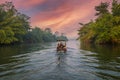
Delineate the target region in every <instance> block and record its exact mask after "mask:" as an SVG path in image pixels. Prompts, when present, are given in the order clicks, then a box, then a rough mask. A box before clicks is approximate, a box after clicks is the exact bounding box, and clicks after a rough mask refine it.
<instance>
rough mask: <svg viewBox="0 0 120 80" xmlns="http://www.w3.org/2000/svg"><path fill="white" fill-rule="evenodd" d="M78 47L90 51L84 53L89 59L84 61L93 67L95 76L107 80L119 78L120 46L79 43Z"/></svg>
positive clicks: (117, 79)
mask: <svg viewBox="0 0 120 80" xmlns="http://www.w3.org/2000/svg"><path fill="white" fill-rule="evenodd" d="M80 49H83V50H87V51H90V52H88V53H86V54H84V53H83V54H84V56H85V57H87V58H88V57H89V58H90V59H91V58H93V60H89V61H87V62H86V63H87V64H88V65H89V66H90V67H92V68H94V71H95V73H96V74H97V76H100V77H102V78H103V79H108V80H119V79H120V46H110V45H107V46H105V45H94V44H84V43H81V47H80Z"/></svg>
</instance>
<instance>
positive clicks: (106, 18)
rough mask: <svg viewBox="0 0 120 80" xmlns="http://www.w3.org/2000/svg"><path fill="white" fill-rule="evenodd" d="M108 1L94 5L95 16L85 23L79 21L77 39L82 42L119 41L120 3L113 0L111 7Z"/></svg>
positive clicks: (114, 42) (113, 42)
mask: <svg viewBox="0 0 120 80" xmlns="http://www.w3.org/2000/svg"><path fill="white" fill-rule="evenodd" d="M108 8H109V3H107V2H104V3H103V2H101V4H100V5H98V6H96V7H95V10H96V14H95V16H97V18H96V19H95V20H94V21H93V20H91V21H90V22H89V23H87V24H83V23H79V24H80V25H81V26H82V27H81V28H80V29H79V30H78V31H79V33H78V34H79V39H80V40H81V41H84V42H90V43H97V44H118V43H120V3H119V2H118V1H117V0H113V2H112V8H111V9H108Z"/></svg>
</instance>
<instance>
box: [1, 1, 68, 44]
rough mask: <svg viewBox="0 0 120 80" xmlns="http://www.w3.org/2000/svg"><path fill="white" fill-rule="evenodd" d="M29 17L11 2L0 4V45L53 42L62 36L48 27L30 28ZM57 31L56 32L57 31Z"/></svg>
mask: <svg viewBox="0 0 120 80" xmlns="http://www.w3.org/2000/svg"><path fill="white" fill-rule="evenodd" d="M29 19H30V17H29V16H27V15H25V14H22V13H20V12H19V11H18V10H17V9H15V6H14V5H13V3H12V2H5V3H3V4H0V46H1V45H12V44H21V43H37V42H55V41H57V38H58V37H60V36H62V37H63V38H65V39H66V40H68V39H67V37H66V36H65V35H63V33H62V35H60V36H56V34H53V32H52V30H51V29H50V28H46V29H45V30H42V29H40V28H38V27H35V28H32V26H31V25H30V22H29ZM57 33H58V32H57Z"/></svg>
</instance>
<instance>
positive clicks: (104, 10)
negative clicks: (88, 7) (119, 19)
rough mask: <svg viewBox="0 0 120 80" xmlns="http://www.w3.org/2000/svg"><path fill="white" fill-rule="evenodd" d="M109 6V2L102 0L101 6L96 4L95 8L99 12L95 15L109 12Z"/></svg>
mask: <svg viewBox="0 0 120 80" xmlns="http://www.w3.org/2000/svg"><path fill="white" fill-rule="evenodd" d="M108 6H109V4H108V3H107V2H105V3H103V2H101V4H100V5H99V6H95V10H96V11H97V13H96V14H95V15H96V16H102V15H104V14H106V13H109V11H108Z"/></svg>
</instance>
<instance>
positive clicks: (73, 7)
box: [0, 0, 120, 36]
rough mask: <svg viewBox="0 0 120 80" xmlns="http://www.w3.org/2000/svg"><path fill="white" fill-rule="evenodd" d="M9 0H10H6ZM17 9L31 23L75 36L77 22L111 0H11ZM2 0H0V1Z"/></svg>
mask: <svg viewBox="0 0 120 80" xmlns="http://www.w3.org/2000/svg"><path fill="white" fill-rule="evenodd" d="M7 1H10V0H7ZM11 1H13V3H14V4H15V6H16V7H17V9H18V10H20V11H22V13H25V14H28V15H29V16H30V17H31V20H30V21H31V25H32V26H33V27H34V26H39V27H40V28H43V29H44V28H46V27H50V28H51V29H52V30H53V31H59V32H63V33H65V34H66V35H68V36H70V35H73V36H77V30H78V29H79V27H80V26H79V24H78V23H79V22H82V23H87V22H88V21H90V20H91V19H93V18H94V17H95V16H94V15H95V10H94V7H95V6H97V5H99V4H100V2H101V1H102V2H106V1H107V2H112V0H11ZM118 1H120V0H118ZM2 2H4V0H0V3H2Z"/></svg>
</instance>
